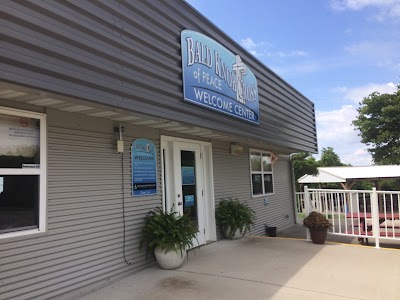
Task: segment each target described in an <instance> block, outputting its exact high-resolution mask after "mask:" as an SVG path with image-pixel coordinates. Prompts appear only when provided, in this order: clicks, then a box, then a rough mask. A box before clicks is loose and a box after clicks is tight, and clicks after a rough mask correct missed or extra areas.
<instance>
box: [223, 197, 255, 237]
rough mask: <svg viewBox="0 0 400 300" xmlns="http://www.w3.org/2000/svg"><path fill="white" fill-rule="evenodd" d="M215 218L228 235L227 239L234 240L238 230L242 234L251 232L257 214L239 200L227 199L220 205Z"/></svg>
mask: <svg viewBox="0 0 400 300" xmlns="http://www.w3.org/2000/svg"><path fill="white" fill-rule="evenodd" d="M215 218H216V220H217V225H218V226H219V227H220V228H221V229H222V231H223V232H224V233H226V234H228V236H227V237H228V238H232V237H233V235H234V234H235V232H236V230H237V229H239V230H240V232H241V233H242V234H245V233H246V232H247V231H250V227H251V226H254V220H255V212H254V211H253V210H252V209H251V208H250V207H249V206H248V205H247V204H244V203H241V202H240V201H239V200H238V199H237V198H235V199H232V198H226V199H222V201H221V202H220V203H219V204H218V206H217V208H216V210H215ZM228 229H229V232H228Z"/></svg>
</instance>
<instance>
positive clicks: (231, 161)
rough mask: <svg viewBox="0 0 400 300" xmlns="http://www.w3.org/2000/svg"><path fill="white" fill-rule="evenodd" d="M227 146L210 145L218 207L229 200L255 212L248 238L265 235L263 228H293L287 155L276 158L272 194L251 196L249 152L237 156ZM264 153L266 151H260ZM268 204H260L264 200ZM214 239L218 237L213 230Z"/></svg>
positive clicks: (218, 232) (220, 236)
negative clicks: (237, 201)
mask: <svg viewBox="0 0 400 300" xmlns="http://www.w3.org/2000/svg"><path fill="white" fill-rule="evenodd" d="M229 147H230V145H229V144H228V143H218V142H214V143H213V166H214V171H213V172H214V194H215V203H216V205H218V203H219V201H220V200H221V199H222V198H227V197H233V198H238V199H239V200H240V201H242V202H245V203H247V204H249V206H250V207H251V208H252V209H253V210H254V211H255V212H256V222H255V226H254V227H253V228H252V230H251V232H250V234H251V235H265V225H268V226H276V227H278V231H279V230H281V229H283V228H285V227H288V226H290V225H293V224H294V222H295V219H294V217H295V216H294V209H293V194H292V188H291V179H290V178H291V177H290V162H289V157H288V156H286V155H285V156H279V159H278V160H277V161H276V162H275V164H274V165H273V177H274V190H275V192H274V194H271V195H267V196H257V197H252V191H251V178H250V158H249V149H248V148H246V149H245V150H244V151H243V153H242V154H240V155H235V156H233V155H231V154H230V153H229V149H230V148H229ZM260 150H266V151H267V150H268V149H260ZM276 154H279V153H276ZM266 197H267V198H268V199H269V200H270V201H269V204H268V205H265V204H264V198H266ZM217 236H218V239H221V238H222V234H221V232H220V231H219V230H217Z"/></svg>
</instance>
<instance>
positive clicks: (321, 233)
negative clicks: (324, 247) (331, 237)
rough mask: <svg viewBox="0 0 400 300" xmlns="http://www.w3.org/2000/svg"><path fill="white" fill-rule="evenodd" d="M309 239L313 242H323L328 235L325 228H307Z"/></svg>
mask: <svg viewBox="0 0 400 300" xmlns="http://www.w3.org/2000/svg"><path fill="white" fill-rule="evenodd" d="M309 230H310V236H311V240H312V242H313V243H314V244H324V243H325V240H326V236H327V235H328V229H327V228H322V229H320V228H309Z"/></svg>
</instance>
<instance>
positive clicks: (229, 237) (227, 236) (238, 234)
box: [224, 227, 244, 240]
mask: <svg viewBox="0 0 400 300" xmlns="http://www.w3.org/2000/svg"><path fill="white" fill-rule="evenodd" d="M230 231H231V228H230V227H228V228H227V229H226V230H225V231H224V235H225V237H226V238H228V239H231V240H238V239H241V238H242V237H243V236H244V232H243V233H242V232H241V230H240V229H236V231H235V233H234V234H233V236H232V237H231V236H229V233H230Z"/></svg>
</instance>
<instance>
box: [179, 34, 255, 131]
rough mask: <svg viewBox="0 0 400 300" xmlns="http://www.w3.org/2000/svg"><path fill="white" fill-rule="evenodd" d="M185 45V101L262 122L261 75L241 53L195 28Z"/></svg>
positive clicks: (185, 36)
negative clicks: (251, 68)
mask: <svg viewBox="0 0 400 300" xmlns="http://www.w3.org/2000/svg"><path fill="white" fill-rule="evenodd" d="M181 49H182V73H183V78H182V80H183V97H184V100H185V101H189V102H192V103H195V104H197V105H201V106H204V107H207V108H209V109H213V110H217V111H220V112H222V113H225V114H228V115H231V116H233V117H236V118H239V119H242V120H245V121H247V122H251V123H255V124H260V120H259V104H258V87H257V79H256V77H255V76H254V74H253V72H252V71H251V70H250V69H249V68H248V67H247V66H246V65H245V64H244V63H243V62H242V60H241V58H240V56H239V55H235V54H233V53H232V52H231V51H229V50H228V49H226V48H225V47H224V46H222V45H221V44H219V43H217V42H216V41H214V40H213V39H211V38H209V37H207V36H205V35H203V34H201V33H198V32H196V31H192V30H183V31H182V32H181Z"/></svg>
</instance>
